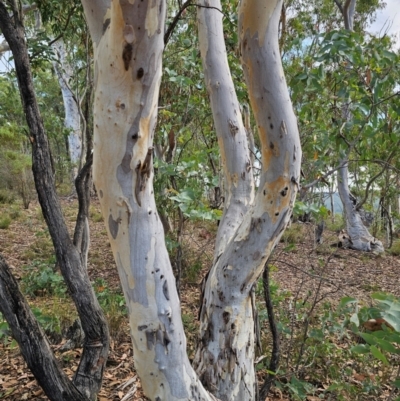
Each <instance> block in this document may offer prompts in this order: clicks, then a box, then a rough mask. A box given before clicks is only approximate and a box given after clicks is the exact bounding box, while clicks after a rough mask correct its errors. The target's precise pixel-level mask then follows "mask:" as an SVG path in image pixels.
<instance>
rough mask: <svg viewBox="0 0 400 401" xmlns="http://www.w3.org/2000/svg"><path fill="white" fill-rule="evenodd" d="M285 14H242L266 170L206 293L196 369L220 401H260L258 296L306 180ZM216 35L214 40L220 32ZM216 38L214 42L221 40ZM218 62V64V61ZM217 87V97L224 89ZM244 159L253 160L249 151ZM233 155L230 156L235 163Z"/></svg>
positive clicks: (258, 7)
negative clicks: (288, 73) (286, 54)
mask: <svg viewBox="0 0 400 401" xmlns="http://www.w3.org/2000/svg"><path fill="white" fill-rule="evenodd" d="M281 7H282V1H279V0H274V1H270V2H268V3H266V2H265V0H254V1H249V0H243V1H242V3H241V5H240V9H239V32H240V40H241V50H242V64H243V68H244V73H245V78H246V82H247V85H248V88H249V94H250V100H251V105H252V108H253V111H254V114H255V118H256V123H257V126H258V130H259V136H260V139H261V144H262V162H263V165H262V172H261V176H260V184H259V190H258V192H257V194H256V197H255V200H254V202H251V203H250V205H249V206H250V207H249V209H248V211H247V212H246V213H245V214H244V217H243V219H242V220H241V222H240V224H239V225H236V227H235V228H234V230H233V232H232V233H231V235H230V236H226V238H225V241H226V242H224V241H221V243H223V244H224V247H223V249H224V251H223V252H222V253H218V254H216V258H215V263H214V266H213V267H212V269H211V271H210V274H209V276H208V279H207V283H206V288H205V291H204V297H203V304H202V310H201V316H200V320H201V343H200V344H199V349H198V351H197V355H196V362H197V364H198V370H200V371H204V373H203V380H204V381H206V382H207V387H209V388H213V389H214V390H213V392H214V394H215V395H216V396H217V397H219V398H220V399H221V400H229V401H247V400H248V401H250V400H251V401H253V400H254V399H255V387H256V382H255V372H254V320H253V319H254V315H253V310H252V306H251V289H252V287H253V285H254V283H255V281H256V280H257V279H258V277H259V276H260V274H261V273H262V270H263V268H264V264H265V262H266V260H267V259H268V258H269V256H270V254H271V252H272V250H273V248H274V247H275V245H276V243H277V242H278V241H279V239H280V237H281V234H282V233H283V231H284V229H285V227H286V226H287V224H288V222H289V220H290V216H291V211H292V208H293V205H294V201H295V197H296V193H297V190H298V183H299V179H300V161H301V149H300V141H299V135H298V129H297V121H296V118H295V116H294V113H293V108H292V104H291V101H290V97H289V93H288V89H287V85H286V82H285V78H284V75H283V69H282V64H281V59H280V51H279V45H278V24H279V18H280V14H281ZM207 11H208V12H211V11H213V12H215V13H217V11H216V10H211V9H210V10H207ZM209 32H211V33H212V34H214V32H215V27H213V30H212V31H211V30H209ZM213 37H214V39H213V40H215V38H216V37H218V33H216V34H215V35H214V36H213ZM210 43H211V42H210V41H209V42H208V51H210V49H211V48H212V46H210ZM219 58H221V56H219ZM211 60H212V61H213V62H215V58H213V59H211ZM214 85H216V88H215V91H216V92H217V91H218V90H219V87H218V82H215V83H214ZM211 93H212V91H211ZM232 126H234V124H232ZM232 148H233V146H232ZM245 154H246V156H247V157H248V149H246V152H245ZM230 155H231V153H227V154H225V155H224V157H226V158H227V159H228V161H231V160H230V159H229V158H230ZM234 157H235V156H232V158H234ZM249 167H250V166H249ZM238 168H239V169H241V170H240V173H239V174H238V177H240V178H239V181H240V179H243V178H244V179H246V177H247V175H248V174H249V171H248V168H247V165H246V163H243V164H240V163H238ZM250 170H251V168H250ZM239 181H238V182H239ZM238 182H237V185H238ZM246 206H247V205H246ZM218 252H220V251H218Z"/></svg>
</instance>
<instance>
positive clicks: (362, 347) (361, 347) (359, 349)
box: [351, 344, 370, 354]
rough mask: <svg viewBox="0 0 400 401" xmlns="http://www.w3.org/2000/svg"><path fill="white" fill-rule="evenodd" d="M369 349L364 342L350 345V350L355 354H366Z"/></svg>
mask: <svg viewBox="0 0 400 401" xmlns="http://www.w3.org/2000/svg"><path fill="white" fill-rule="evenodd" d="M369 351H370V348H369V345H366V344H358V345H355V346H354V347H351V352H355V353H356V354H368V352H369Z"/></svg>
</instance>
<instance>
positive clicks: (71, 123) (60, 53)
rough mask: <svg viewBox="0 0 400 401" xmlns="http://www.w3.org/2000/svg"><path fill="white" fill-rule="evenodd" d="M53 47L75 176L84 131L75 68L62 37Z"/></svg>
mask: <svg viewBox="0 0 400 401" xmlns="http://www.w3.org/2000/svg"><path fill="white" fill-rule="evenodd" d="M53 48H54V50H55V53H56V55H57V59H58V62H54V63H53V65H54V69H55V71H56V73H57V77H58V82H59V85H60V88H61V94H62V98H63V102H64V110H65V118H64V126H65V128H67V130H68V131H69V134H68V150H69V156H70V160H71V163H72V164H73V165H74V178H75V177H76V174H77V172H78V167H79V163H80V159H81V154H82V131H81V117H80V112H79V105H78V99H77V96H76V95H75V94H74V92H73V90H72V88H71V79H72V78H73V74H74V70H73V67H72V65H71V63H70V61H69V60H68V57H67V51H66V49H65V44H64V41H63V40H62V39H60V40H58V41H57V42H55V43H54V44H53Z"/></svg>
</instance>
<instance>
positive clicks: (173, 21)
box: [164, 0, 193, 46]
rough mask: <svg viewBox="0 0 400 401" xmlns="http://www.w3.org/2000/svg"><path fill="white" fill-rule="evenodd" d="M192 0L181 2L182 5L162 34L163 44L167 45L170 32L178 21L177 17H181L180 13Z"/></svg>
mask: <svg viewBox="0 0 400 401" xmlns="http://www.w3.org/2000/svg"><path fill="white" fill-rule="evenodd" d="M192 1H193V0H187V1H186V2H185V3H183V5H182V7H181V8H180V10H179V11H178V13H177V14H176V15H175V17H174V19H173V20H172V22H171V23H170V24H169V26H168V29H167V30H166V32H165V34H164V46H167V44H168V42H169V40H170V38H171V35H172V32H173V30H174V29H175V27H176V25H177V24H178V22H179V19H180V18H181V15H182V13H183V12H184V11H185V10H186V9H187V8H188V7H189V6H190V5H191V3H192Z"/></svg>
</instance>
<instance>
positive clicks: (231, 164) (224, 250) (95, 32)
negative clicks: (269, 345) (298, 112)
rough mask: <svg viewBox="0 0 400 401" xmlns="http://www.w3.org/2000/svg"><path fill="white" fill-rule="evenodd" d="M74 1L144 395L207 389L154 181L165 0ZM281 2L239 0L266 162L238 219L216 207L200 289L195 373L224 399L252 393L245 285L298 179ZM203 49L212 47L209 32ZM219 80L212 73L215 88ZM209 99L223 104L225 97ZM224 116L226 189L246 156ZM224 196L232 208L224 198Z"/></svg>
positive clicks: (102, 193)
mask: <svg viewBox="0 0 400 401" xmlns="http://www.w3.org/2000/svg"><path fill="white" fill-rule="evenodd" d="M83 4H84V8H85V14H86V19H87V21H88V25H89V29H90V32H91V36H92V39H93V46H94V59H95V66H96V67H95V104H94V127H95V137H94V182H95V185H96V188H97V191H98V193H99V197H100V203H101V208H102V213H103V215H104V217H105V221H106V226H107V231H108V234H109V238H110V242H111V247H112V250H113V253H114V256H115V260H116V263H117V266H118V271H119V274H120V278H121V283H122V287H123V290H124V293H125V297H126V299H127V305H128V309H129V319H130V328H131V335H132V341H133V348H134V355H135V365H136V368H137V370H138V374H139V376H140V377H141V380H142V384H143V388H144V390H145V392H146V394H147V396H148V397H149V398H150V399H152V400H175V399H180V398H190V399H193V400H195V399H198V400H200V399H201V400H203V399H204V400H205V399H212V398H213V396H211V395H210V393H208V392H207V391H206V390H205V389H204V387H203V385H202V384H201V383H200V380H199V378H198V376H197V375H196V373H195V371H194V370H193V368H192V367H191V366H190V363H189V360H188V358H187V355H186V349H185V348H186V347H185V346H186V340H185V335H184V332H183V327H182V321H181V317H180V306H179V299H178V297H177V294H176V290H175V284H174V277H173V274H172V269H171V265H170V261H169V258H168V254H167V251H166V247H165V241H164V234H163V228H162V224H161V221H160V219H159V217H158V214H157V210H156V205H155V201H154V193H153V185H152V180H153V136H154V129H155V123H156V117H157V100H158V94H159V85H160V80H161V60H162V52H163V33H164V17H165V8H166V4H165V2H164V1H162V0H158V1H152V2H151V1H142V2H130V1H116V0H113V1H107V0H104V1H96V2H95V1H91V0H84V1H83ZM281 7H282V2H281V1H278V0H277V1H271V2H269V3H268V4H265V2H264V1H261V0H258V1H253V2H250V1H246V0H245V1H243V2H242V3H241V6H240V9H239V20H240V28H239V30H240V37H241V51H242V62H243V67H244V71H245V76H246V81H247V84H248V87H249V94H250V99H251V104H252V107H253V111H254V114H255V118H256V121H257V126H258V130H259V136H260V141H261V144H262V157H263V167H262V174H261V178H260V184H259V189H258V191H257V194H256V195H255V197H254V200H253V199H252V196H251V195H250V197H248V195H245V194H243V196H242V197H240V194H238V198H237V199H235V198H233V199H235V202H236V203H237V204H238V205H239V204H242V203H243V204H244V208H242V207H241V206H239V207H238V209H239V211H238V212H235V213H237V219H238V220H239V219H240V220H239V224H237V226H236V227H235V228H232V230H231V229H230V228H229V225H228V224H225V222H224V219H225V218H226V219H227V221H228V220H229V219H231V218H232V216H231V213H230V212H229V210H227V211H226V212H225V214H224V216H225V217H224V218H223V221H222V222H221V226H222V227H225V228H223V229H221V232H220V235H219V238H220V240H219V244H220V245H219V247H218V248H219V250H218V251H217V254H216V257H215V261H214V264H213V267H212V269H211V271H210V274H209V278H208V280H207V284H206V288H205V293H204V297H203V305H202V312H201V326H202V329H201V339H200V341H201V343H202V346H201V348H200V351H199V357H198V366H200V365H201V364H203V363H204V364H209V366H207V367H206V369H205V373H204V374H203V375H202V376H203V379H204V380H205V381H206V382H207V384H208V386H209V387H210V388H211V387H212V390H211V391H213V392H215V393H216V394H217V396H218V397H220V398H221V399H226V400H228V399H229V400H253V399H254V398H255V377H254V368H253V360H254V324H253V313H252V308H251V290H252V287H253V285H254V283H255V281H256V280H257V278H258V277H259V276H260V274H261V272H262V270H263V268H264V264H265V262H266V261H267V260H268V258H269V256H270V254H271V251H272V249H273V248H274V246H275V244H276V243H277V241H278V240H279V238H280V236H281V234H282V232H283V231H284V229H285V227H286V225H287V223H288V222H289V219H290V215H291V209H292V207H293V204H294V199H295V196H296V193H297V190H298V186H299V176H300V161H301V149H300V143H299V138H298V129H297V122H296V118H295V116H294V114H293V109H292V106H291V102H290V97H289V93H288V90H287V86H286V82H285V78H284V74H283V69H282V64H281V60H280V52H279V45H278V24H279V18H280V14H281ZM213 11H214V12H215V13H218V12H220V11H219V10H218V9H214V10H213ZM216 35H222V31H220V30H219V31H218V34H216ZM202 49H203V51H205V52H207V53H208V52H209V51H211V49H212V47H211V45H210V42H209V41H208V40H206V42H205V43H204V44H203V45H202ZM205 57H208V56H205ZM212 57H216V56H212ZM213 61H215V60H213ZM261 66H262V67H261ZM221 84H223V82H220V81H212V82H211V84H210V85H211V87H212V88H213V89H212V91H213V90H215V91H218V90H219V87H220V85H221ZM224 90H225V89H224ZM232 99H233V98H232ZM215 106H216V107H217V108H220V107H223V106H224V104H223V100H222V99H220V100H217V101H216V103H215ZM226 106H227V105H226ZM224 107H225V106H224ZM224 125H225V127H226V126H227V127H228V133H229V135H230V137H231V138H226V139H224V140H226V141H228V148H229V141H230V143H231V145H230V148H229V150H230V151H229V152H225V155H224V157H225V164H226V166H227V169H233V170H231V171H227V174H228V175H230V176H228V179H229V182H230V183H231V185H230V186H228V191H229V192H228V196H232V193H233V192H234V191H235V190H236V188H237V187H238V186H239V184H241V181H245V182H246V186H249V187H250V188H251V185H252V184H251V165H250V162H249V153H248V149H246V146H245V145H244V144H243V143H241V144H238V147H239V149H237V151H235V152H231V150H232V149H233V148H235V143H236V142H235V140H236V139H235V137H236V135H240V134H238V132H239V131H240V129H241V125H242V123H241V121H240V118H239V116H237V115H236V116H234V115H233V116H232V117H230V118H228V120H227V121H224ZM221 142H222V141H221ZM222 145H223V144H222ZM223 146H225V145H223ZM223 146H222V148H223ZM237 155H240V159H239V160H237V159H236V158H237ZM235 162H237V165H235ZM236 169H237V172H236ZM246 191H247V190H246ZM250 194H251V191H250ZM235 197H236V195H235ZM228 205H230V208H232V210H233V209H236V205H235V207H233V203H232V205H231V204H230V202H229V201H228ZM240 209H242V211H240ZM246 209H247V210H246ZM219 361H221V365H220V364H219ZM198 369H200V368H199V367H198ZM200 370H201V369H200ZM214 385H215V387H214Z"/></svg>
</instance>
